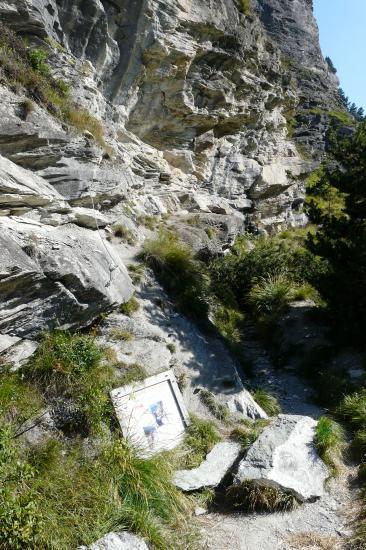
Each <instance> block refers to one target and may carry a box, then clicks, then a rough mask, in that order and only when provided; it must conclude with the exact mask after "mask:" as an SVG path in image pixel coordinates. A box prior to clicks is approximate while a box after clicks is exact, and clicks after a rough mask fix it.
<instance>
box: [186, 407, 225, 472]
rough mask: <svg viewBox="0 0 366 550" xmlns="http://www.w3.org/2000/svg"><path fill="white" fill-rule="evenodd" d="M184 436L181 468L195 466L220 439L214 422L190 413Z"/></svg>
mask: <svg viewBox="0 0 366 550" xmlns="http://www.w3.org/2000/svg"><path fill="white" fill-rule="evenodd" d="M190 420H191V423H190V425H189V426H188V428H187V430H186V435H185V438H184V453H183V462H182V464H181V467H183V468H196V467H197V466H199V465H200V464H201V462H202V461H203V460H204V459H205V457H206V455H207V453H209V452H210V451H211V450H212V448H213V447H214V445H215V444H216V443H218V442H219V441H220V440H221V437H220V434H219V432H218V431H217V428H216V426H215V424H214V423H213V422H212V421H210V420H203V419H200V418H198V417H197V416H194V415H192V416H191V418H190Z"/></svg>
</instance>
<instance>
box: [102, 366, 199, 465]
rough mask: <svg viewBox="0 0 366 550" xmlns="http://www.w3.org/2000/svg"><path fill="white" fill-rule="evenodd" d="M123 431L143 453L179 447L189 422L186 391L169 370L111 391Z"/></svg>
mask: <svg viewBox="0 0 366 550" xmlns="http://www.w3.org/2000/svg"><path fill="white" fill-rule="evenodd" d="M111 397H112V401H113V405H114V407H115V409H116V413H117V417H118V420H119V422H120V425H121V428H122V433H123V435H124V436H125V437H128V438H129V439H130V440H131V441H132V443H133V444H134V445H136V446H137V447H138V448H140V449H141V451H142V453H143V454H153V453H156V452H158V451H162V450H169V449H172V448H174V447H176V446H177V445H178V444H179V443H180V442H181V440H182V438H183V435H184V431H185V428H186V426H187V425H188V423H189V420H188V413H187V411H186V408H185V405H184V402H183V398H182V394H181V393H180V390H179V388H178V385H177V382H176V380H175V376H174V373H173V372H172V371H171V370H169V371H166V372H163V373H161V374H157V375H155V376H150V377H149V378H146V379H145V380H144V381H143V382H137V383H135V384H132V385H130V386H124V387H123V388H116V389H114V390H112V391H111Z"/></svg>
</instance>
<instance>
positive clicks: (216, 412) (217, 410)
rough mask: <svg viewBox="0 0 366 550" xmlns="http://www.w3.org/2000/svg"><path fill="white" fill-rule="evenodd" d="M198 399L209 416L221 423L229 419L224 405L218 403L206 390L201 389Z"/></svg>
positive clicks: (227, 410)
mask: <svg viewBox="0 0 366 550" xmlns="http://www.w3.org/2000/svg"><path fill="white" fill-rule="evenodd" d="M199 397H200V399H201V401H202V403H203V404H204V405H206V407H207V408H208V409H209V411H210V412H211V414H213V416H215V417H216V418H217V419H218V420H221V422H228V421H229V419H230V411H229V409H228V407H227V406H226V405H223V404H222V403H220V401H219V400H218V399H217V397H216V396H215V395H214V394H213V393H212V392H210V391H209V390H206V389H201V390H200V392H199Z"/></svg>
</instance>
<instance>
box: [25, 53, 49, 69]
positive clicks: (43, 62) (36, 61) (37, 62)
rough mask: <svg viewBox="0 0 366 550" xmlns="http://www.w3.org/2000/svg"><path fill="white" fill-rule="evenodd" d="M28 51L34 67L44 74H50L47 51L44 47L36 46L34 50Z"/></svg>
mask: <svg viewBox="0 0 366 550" xmlns="http://www.w3.org/2000/svg"><path fill="white" fill-rule="evenodd" d="M27 53H28V57H29V61H30V64H31V66H32V68H33V69H34V70H35V71H38V72H40V73H41V74H43V75H48V73H49V71H50V69H49V66H48V63H47V59H48V56H47V52H45V51H44V50H43V49H42V48H34V49H32V50H28V52H27Z"/></svg>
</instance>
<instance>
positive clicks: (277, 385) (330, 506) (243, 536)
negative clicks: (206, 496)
mask: <svg viewBox="0 0 366 550" xmlns="http://www.w3.org/2000/svg"><path fill="white" fill-rule="evenodd" d="M246 356H247V358H248V359H250V360H251V363H252V365H253V380H252V382H253V383H254V384H255V385H258V386H259V387H262V388H267V389H270V390H272V391H273V392H274V393H275V394H276V395H277V397H278V400H279V402H280V404H281V407H282V411H283V412H284V413H289V414H301V415H308V416H311V417H313V418H318V417H319V416H320V415H321V414H323V411H322V410H321V409H320V408H319V407H317V406H316V405H314V404H313V403H312V402H311V399H312V390H311V388H309V387H308V386H306V384H304V383H303V382H302V381H301V380H299V379H298V378H297V377H296V376H294V375H292V374H289V373H287V372H286V371H283V370H281V369H274V367H273V366H272V364H271V361H270V359H269V358H268V355H267V354H266V352H265V351H264V350H263V347H262V346H261V345H260V343H259V342H258V341H257V340H256V338H255V336H254V334H253V333H251V332H250V331H249V332H248V333H247V334H246ZM355 476H356V469H355V468H353V467H346V466H344V469H343V471H342V473H341V474H340V476H339V477H337V479H333V480H331V481H330V482H329V484H328V486H327V489H326V492H325V494H324V496H323V497H322V498H321V499H319V500H318V501H317V502H314V503H306V504H303V505H302V506H300V507H299V508H298V509H296V510H294V511H292V512H285V513H273V514H256V513H252V514H240V513H238V514H230V515H225V514H220V513H213V514H207V515H206V516H201V517H200V518H198V521H197V523H198V525H199V526H200V528H201V529H202V534H203V541H204V543H203V544H204V546H203V548H205V549H207V550H226V549H230V550H233V549H235V550H274V549H281V550H292V549H293V548H296V549H299V550H300V549H301V550H302V549H308V550H318V549H319V550H337V549H338V548H344V545H345V542H346V540H347V536H349V535H350V534H351V531H350V510H351V509H352V508H353V506H354V500H355V491H354V490H353V489H352V481H353V480H354V478H355Z"/></svg>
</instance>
